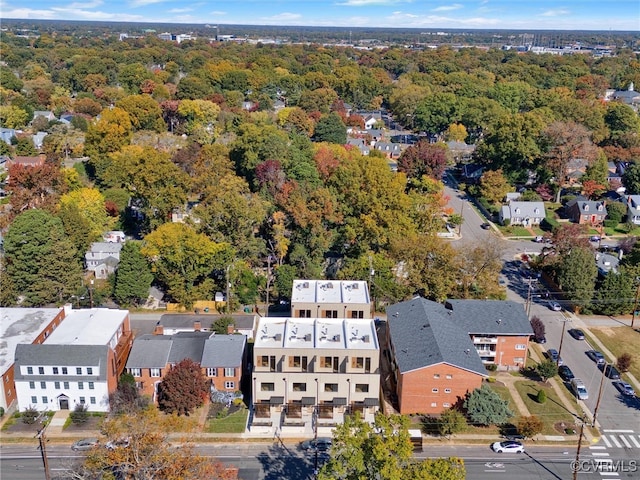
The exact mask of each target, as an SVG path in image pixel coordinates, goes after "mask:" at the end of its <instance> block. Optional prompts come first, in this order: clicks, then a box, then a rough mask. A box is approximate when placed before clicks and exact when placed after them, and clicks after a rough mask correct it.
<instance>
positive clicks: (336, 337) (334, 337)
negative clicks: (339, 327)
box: [331, 334, 340, 342]
mask: <svg viewBox="0 0 640 480" xmlns="http://www.w3.org/2000/svg"><path fill="white" fill-rule="evenodd" d="M331 341H332V342H339V341H340V334H338V335H334V336H333V337H332V338H331Z"/></svg>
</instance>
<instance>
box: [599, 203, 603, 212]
mask: <svg viewBox="0 0 640 480" xmlns="http://www.w3.org/2000/svg"><path fill="white" fill-rule="evenodd" d="M598 211H600V212H601V211H602V204H600V205H598Z"/></svg>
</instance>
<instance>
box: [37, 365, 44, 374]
mask: <svg viewBox="0 0 640 480" xmlns="http://www.w3.org/2000/svg"><path fill="white" fill-rule="evenodd" d="M38 373H39V374H40V375H44V367H38Z"/></svg>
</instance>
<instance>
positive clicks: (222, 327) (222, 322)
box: [211, 315, 235, 335]
mask: <svg viewBox="0 0 640 480" xmlns="http://www.w3.org/2000/svg"><path fill="white" fill-rule="evenodd" d="M234 323H235V321H234V320H233V317H230V316H227V315H225V316H222V317H220V318H218V319H216V320H215V321H214V322H213V323H212V324H211V331H212V332H214V333H217V334H218V335H227V334H228V333H229V325H233V324H234Z"/></svg>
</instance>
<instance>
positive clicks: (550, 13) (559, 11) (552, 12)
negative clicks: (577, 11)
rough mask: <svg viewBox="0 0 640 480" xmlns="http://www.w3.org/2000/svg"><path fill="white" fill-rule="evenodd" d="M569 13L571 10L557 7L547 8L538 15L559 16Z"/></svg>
mask: <svg viewBox="0 0 640 480" xmlns="http://www.w3.org/2000/svg"><path fill="white" fill-rule="evenodd" d="M569 13H571V12H570V11H569V10H567V9H565V8H558V9H555V10H547V11H546V12H543V13H541V14H540V16H541V17H559V16H562V15H568V14H569Z"/></svg>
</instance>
